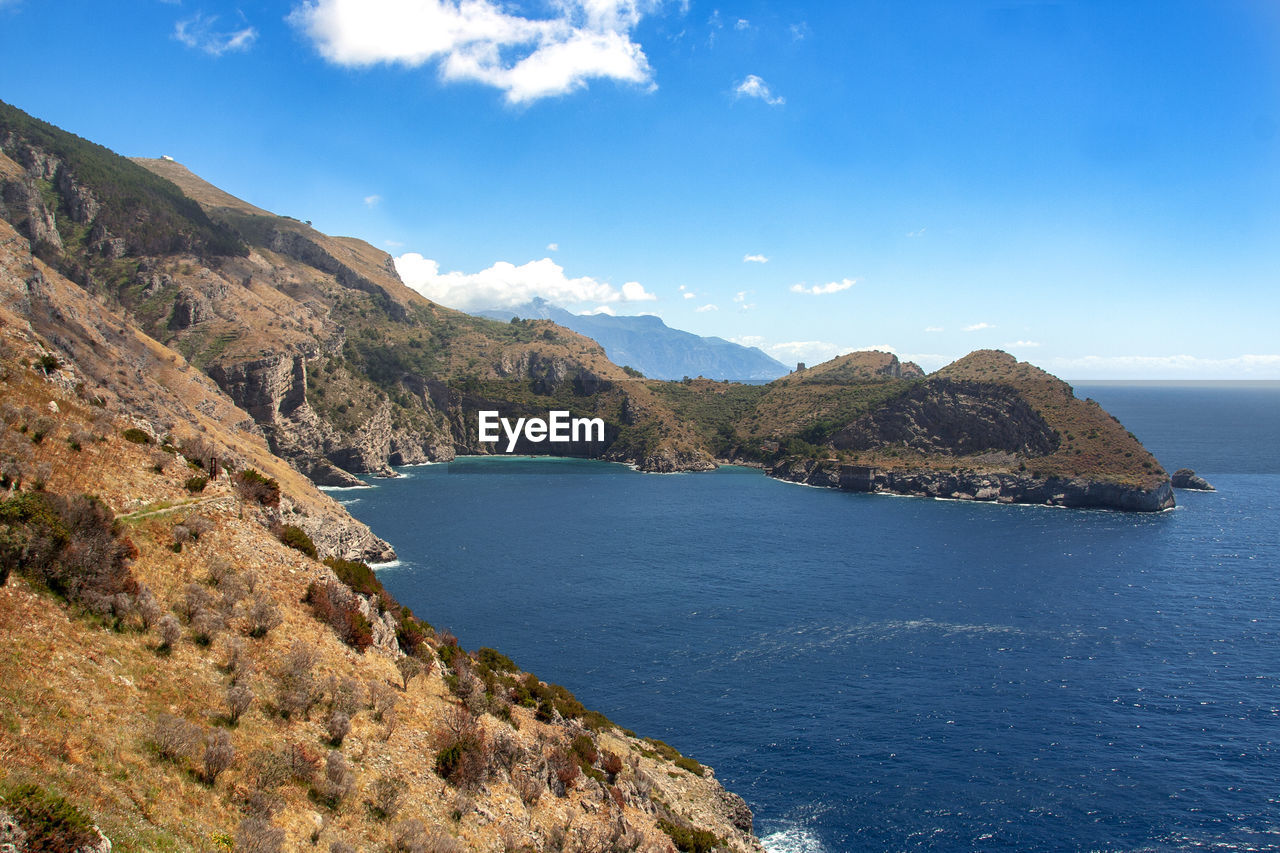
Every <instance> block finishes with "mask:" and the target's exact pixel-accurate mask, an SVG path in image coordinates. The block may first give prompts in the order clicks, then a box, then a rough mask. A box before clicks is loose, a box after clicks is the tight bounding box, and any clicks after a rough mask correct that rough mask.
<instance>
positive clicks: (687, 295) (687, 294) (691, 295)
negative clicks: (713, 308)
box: [684, 291, 698, 299]
mask: <svg viewBox="0 0 1280 853" xmlns="http://www.w3.org/2000/svg"><path fill="white" fill-rule="evenodd" d="M684 298H685V299H697V298H698V294H696V293H690V292H688V291H686V292H685V293H684Z"/></svg>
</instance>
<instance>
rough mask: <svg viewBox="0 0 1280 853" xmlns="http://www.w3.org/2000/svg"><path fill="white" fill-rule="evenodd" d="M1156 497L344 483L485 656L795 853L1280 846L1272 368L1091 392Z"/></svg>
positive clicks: (643, 479)
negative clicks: (1052, 499) (707, 786)
mask: <svg viewBox="0 0 1280 853" xmlns="http://www.w3.org/2000/svg"><path fill="white" fill-rule="evenodd" d="M1076 388H1077V394H1078V395H1079V396H1081V397H1084V396H1091V397H1093V398H1095V399H1097V400H1098V401H1099V402H1100V403H1102V405H1103V406H1104V407H1106V408H1107V409H1108V410H1109V411H1111V412H1113V413H1114V414H1116V415H1117V416H1118V417H1119V418H1120V419H1121V421H1122V422H1124V423H1125V424H1126V425H1127V426H1128V427H1129V429H1131V430H1132V431H1133V432H1134V433H1135V434H1136V435H1137V436H1138V437H1139V438H1140V439H1142V440H1143V441H1144V442H1145V443H1146V444H1147V446H1148V447H1149V448H1150V449H1151V450H1152V451H1153V452H1154V453H1155V454H1156V456H1157V457H1158V458H1159V459H1160V461H1161V462H1162V463H1163V464H1164V465H1165V467H1166V468H1168V469H1169V470H1173V469H1174V468H1179V467H1191V468H1194V469H1196V470H1197V471H1198V472H1199V473H1200V474H1201V475H1203V476H1204V477H1206V478H1207V479H1208V480H1209V481H1210V482H1212V483H1213V484H1214V485H1216V486H1217V487H1218V491H1217V492H1214V493H1198V492H1185V491H1181V492H1178V493H1177V499H1178V504H1179V506H1178V508H1177V509H1175V510H1172V511H1169V512H1165V513H1160V514H1154V515H1137V514H1123V513H1118V512H1105V511H1081V510H1064V509H1052V508H1046V507H1025V506H1023V507H1017V506H1015V507H1009V506H997V505H989V504H976V503H962V502H954V501H936V500H925V499H916V498H900V497H889V496H877V495H863V494H849V493H841V492H837V491H831V490H823V489H814V488H807V487H803V486H796V485H792V484H788V483H783V482H779V481H776V480H771V479H769V478H767V477H765V476H763V475H762V474H760V473H759V472H758V471H754V470H750V469H746V468H723V469H721V470H719V471H716V472H712V473H705V474H683V475H663V476H659V475H646V474H640V473H637V472H635V471H633V470H631V469H629V468H627V467H624V466H620V465H612V464H608V463H600V462H589V461H580V460H555V459H521V460H512V459H486V460H478V461H477V460H462V461H460V462H458V463H454V464H450V465H434V466H423V467H416V468H407V469H403V471H402V473H404V474H405V476H404V477H403V478H402V479H397V480H377V481H371V482H373V483H374V484H375V488H372V489H364V490H356V491H347V492H342V493H339V494H338V495H337V496H338V497H340V499H342V500H343V501H344V502H347V503H348V507H349V509H350V510H351V511H352V512H353V513H354V514H355V515H356V516H357V517H359V518H361V519H363V520H365V521H367V522H368V523H369V524H370V525H371V526H372V527H373V529H374V530H375V531H376V532H377V533H378V534H379V535H381V536H383V537H385V538H387V539H388V540H389V541H391V542H392V543H393V544H394V545H395V547H396V549H397V551H398V552H399V554H400V558H401V559H400V561H399V562H398V563H397V564H392V565H388V566H386V567H383V568H381V569H380V570H379V571H380V577H381V578H382V580H383V582H384V583H385V584H386V586H387V587H388V588H389V589H390V590H391V591H392V592H393V593H394V594H395V595H396V596H397V597H398V598H399V599H400V600H401V601H403V602H405V603H406V604H409V605H411V606H412V607H413V608H414V610H415V611H417V612H418V613H419V614H420V615H422V616H423V617H424V618H426V619H428V620H429V621H431V622H432V623H433V624H435V625H436V626H437V627H445V628H448V629H450V630H452V631H453V632H455V633H456V634H457V635H458V636H459V638H460V639H461V641H462V644H463V645H464V646H466V647H468V648H476V647H479V646H482V645H486V646H493V647H495V648H498V649H500V650H502V651H503V652H505V653H507V654H508V655H510V656H511V657H512V658H514V659H515V660H516V662H517V663H518V664H520V665H521V666H522V667H523V668H525V669H527V670H530V671H532V672H535V673H537V674H538V675H539V676H540V677H541V678H543V679H544V680H548V681H553V682H558V683H561V684H564V685H565V686H567V687H569V688H570V689H571V690H573V691H574V692H575V693H576V694H577V695H578V697H579V698H581V699H582V700H583V702H584V703H586V704H587V706H588V707H591V708H595V709H597V710H599V711H602V712H603V713H605V714H607V715H608V716H609V717H610V718H612V719H613V720H615V721H616V722H618V723H619V724H621V725H623V726H626V727H628V728H631V729H635V730H636V731H638V732H640V733H641V734H644V735H650V736H653V737H658V738H661V739H663V740H666V741H668V742H669V743H671V744H672V745H674V746H676V747H677V748H678V749H680V750H681V751H683V752H685V753H687V754H689V755H692V756H695V757H696V758H698V759H699V760H701V761H703V762H704V763H707V764H709V765H711V766H713V767H714V768H715V771H716V775H717V777H718V778H719V779H720V780H721V781H722V782H723V783H724V784H725V786H726V787H728V788H729V789H730V790H733V791H735V792H737V793H739V794H741V795H742V796H743V797H744V798H745V799H746V800H747V802H748V804H749V805H750V806H751V808H752V810H753V811H754V812H755V815H756V831H757V834H758V835H760V836H761V838H762V839H763V840H764V842H765V845H766V847H767V848H768V849H769V850H770V851H773V853H784V852H785V853H790V852H791V851H805V853H810V852H811V851H814V852H815V853H816V851H862V850H866V851H890V850H893V851H897V850H928V851H968V850H992V851H996V850H1018V851H1026V850H1082V851H1083V850H1107V851H1122V850H1123V851H1138V850H1160V851H1163V850H1270V849H1274V850H1280V747H1278V742H1280V383H1269V384H1268V383H1264V384H1245V383H1219V384H1211V385H1203V384H1200V385H1195V384H1192V385H1169V384H1118V383H1078V384H1077V385H1076Z"/></svg>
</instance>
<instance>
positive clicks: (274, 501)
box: [234, 468, 280, 506]
mask: <svg viewBox="0 0 1280 853" xmlns="http://www.w3.org/2000/svg"><path fill="white" fill-rule="evenodd" d="M234 482H235V487H236V493H237V494H239V495H240V497H241V498H242V499H244V500H246V501H254V502H255V503H258V504H261V505H262V506H280V484H279V483H278V482H276V480H275V478H274V477H266V476H264V475H262V474H259V473H258V472H257V471H255V470H254V469H252V468H245V469H244V470H243V471H241V472H239V473H238V474H236V475H235V478H234Z"/></svg>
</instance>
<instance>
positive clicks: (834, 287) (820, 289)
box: [791, 278, 858, 296]
mask: <svg viewBox="0 0 1280 853" xmlns="http://www.w3.org/2000/svg"><path fill="white" fill-rule="evenodd" d="M857 283H858V280H857V279H854V278H845V279H841V280H840V281H829V282H827V283H826V284H815V285H814V286H813V287H805V286H804V285H803V284H793V285H791V292H792V293H807V294H809V295H810V296H822V295H824V294H827V293H839V292H840V291H842V290H848V289H849V288H851V287H853V286H854V285H855V284H857Z"/></svg>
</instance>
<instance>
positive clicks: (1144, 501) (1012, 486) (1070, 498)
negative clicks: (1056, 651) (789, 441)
mask: <svg viewBox="0 0 1280 853" xmlns="http://www.w3.org/2000/svg"><path fill="white" fill-rule="evenodd" d="M766 471H767V473H768V474H769V476H771V477H777V478H778V479H781V480H787V481H789V482H793V483H804V484H806V485H810V486H825V487H827V488H832V489H844V490H846V491H858V492H884V493H888V494H896V495H911V496H914V497H922V498H949V499H952V500H976V501H994V502H998V503H1016V504H1043V505H1046V506H1061V507H1072V508H1078V509H1116V510H1124V511H1128V512H1159V511H1161V510H1165V509H1170V508H1171V507H1173V506H1174V496H1173V489H1172V487H1171V486H1170V485H1169V483H1168V482H1165V483H1161V484H1158V485H1156V486H1154V487H1152V488H1145V489H1144V488H1141V487H1138V486H1127V485H1124V484H1120V483H1108V482H1101V481H1097V480H1089V479H1085V478H1061V477H1034V476H1029V475H1026V474H1018V473H982V472H978V471H929V470H881V469H879V468H876V467H874V466H862V465H842V464H841V463H839V462H834V461H829V462H820V461H816V460H812V459H789V460H785V461H783V462H780V463H778V464H776V465H773V466H771V467H769V468H767V469H766Z"/></svg>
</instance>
